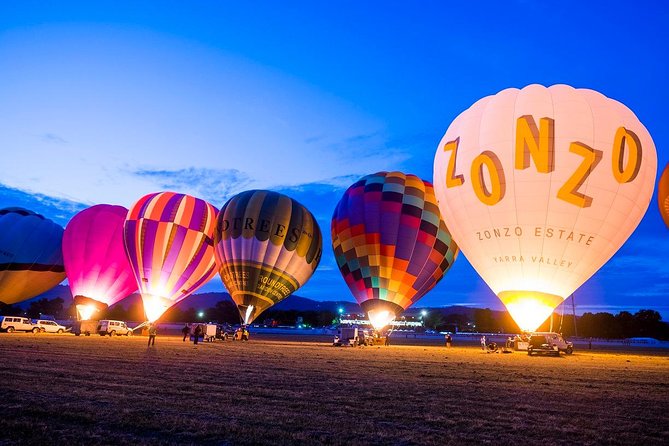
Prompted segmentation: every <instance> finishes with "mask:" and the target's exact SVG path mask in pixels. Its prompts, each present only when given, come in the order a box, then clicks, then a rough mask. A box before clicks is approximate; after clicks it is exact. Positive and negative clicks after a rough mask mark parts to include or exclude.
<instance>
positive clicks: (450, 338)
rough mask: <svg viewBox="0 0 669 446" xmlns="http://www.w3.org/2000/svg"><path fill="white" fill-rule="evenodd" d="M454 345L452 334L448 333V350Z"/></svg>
mask: <svg viewBox="0 0 669 446" xmlns="http://www.w3.org/2000/svg"><path fill="white" fill-rule="evenodd" d="M452 344H453V338H452V337H451V334H450V333H448V334H447V335H446V348H451V345H452Z"/></svg>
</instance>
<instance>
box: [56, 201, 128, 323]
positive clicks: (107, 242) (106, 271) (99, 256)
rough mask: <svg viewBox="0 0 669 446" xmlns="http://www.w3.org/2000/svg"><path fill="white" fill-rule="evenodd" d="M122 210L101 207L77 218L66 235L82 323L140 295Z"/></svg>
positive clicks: (70, 277) (68, 265)
mask: <svg viewBox="0 0 669 446" xmlns="http://www.w3.org/2000/svg"><path fill="white" fill-rule="evenodd" d="M127 215H128V210H127V209H126V208H124V207H123V206H112V205H110V204H98V205H95V206H92V207H90V208H87V209H84V210H83V211H81V212H79V213H78V214H77V215H75V216H74V217H73V218H72V220H70V222H69V223H68V224H67V226H66V227H65V233H64V234H63V260H64V262H65V272H66V273H67V281H68V283H69V284H70V290H72V295H73V296H74V304H75V306H76V308H77V312H78V314H79V319H81V320H88V319H90V318H91V316H92V315H93V313H94V312H96V311H100V310H103V309H105V308H107V307H108V306H109V305H113V304H115V303H116V302H118V301H120V300H121V299H123V298H125V297H126V296H128V295H129V294H131V293H134V292H135V291H137V282H135V276H134V274H133V272H132V268H131V267H130V262H129V261H128V257H127V255H126V253H125V245H124V243H123V224H124V223H125V218H126V216H127Z"/></svg>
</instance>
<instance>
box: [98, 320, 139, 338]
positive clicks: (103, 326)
mask: <svg viewBox="0 0 669 446" xmlns="http://www.w3.org/2000/svg"><path fill="white" fill-rule="evenodd" d="M98 333H100V336H105V335H109V336H121V335H126V336H132V328H130V327H128V326H127V325H126V323H125V322H123V321H112V320H107V319H105V320H102V321H100V324H99V325H98Z"/></svg>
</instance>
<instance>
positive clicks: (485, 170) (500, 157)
mask: <svg viewBox="0 0 669 446" xmlns="http://www.w3.org/2000/svg"><path fill="white" fill-rule="evenodd" d="M656 167H657V155H656V152H655V147H654V145H653V141H652V139H651V137H650V135H649V134H648V131H647V130H646V129H645V127H644V126H643V125H642V124H641V123H640V122H639V120H638V119H637V118H636V116H635V115H634V114H633V113H632V112H631V111H630V110H629V109H628V108H627V107H625V106H624V105H623V104H621V103H619V102H617V101H614V100H612V99H609V98H607V97H605V96H603V95H602V94H600V93H597V92H595V91H592V90H586V89H574V88H572V87H569V86H566V85H554V86H551V87H548V88H546V87H543V86H541V85H530V86H528V87H525V88H523V89H522V90H518V89H514V88H511V89H507V90H503V91H501V92H500V93H498V94H496V95H494V96H488V97H486V98H483V99H481V100H479V101H478V102H476V103H475V104H474V105H472V106H471V107H470V108H469V109H468V110H466V111H465V112H463V113H462V114H461V115H460V116H458V117H457V118H456V119H455V121H453V123H452V124H451V125H450V127H449V128H448V130H447V131H446V134H445V135H444V137H443V138H442V140H441V143H440V144H439V147H438V148H437V153H436V156H435V159H434V184H435V191H436V194H437V199H438V200H439V207H440V209H441V213H442V215H443V216H444V218H445V219H446V220H447V221H448V222H449V229H450V230H451V232H452V234H453V236H454V237H455V239H456V240H458V244H459V245H460V247H461V249H462V251H463V253H464V254H465V255H466V256H467V259H468V260H469V261H470V262H471V264H472V266H473V267H474V268H475V269H476V271H477V272H478V273H479V274H480V275H481V277H482V278H483V279H484V280H485V281H486V283H487V284H488V285H489V286H490V287H491V288H492V290H493V291H494V292H495V293H496V294H497V295H498V296H499V298H500V299H501V300H502V302H503V303H504V304H505V305H506V307H507V309H508V310H509V312H510V314H511V315H512V316H513V318H514V319H515V321H516V322H517V323H518V325H519V326H520V328H521V329H524V330H527V331H532V330H535V329H536V327H538V326H539V325H540V324H541V323H542V322H543V321H544V320H546V318H547V317H548V316H550V314H551V313H552V311H553V310H554V308H555V307H556V306H558V305H559V304H560V303H562V301H563V300H564V299H565V298H566V297H568V296H569V295H570V294H571V293H572V292H573V291H574V290H576V289H577V288H578V287H579V286H580V285H581V284H582V283H583V282H585V281H586V280H587V279H588V278H589V277H590V276H591V275H592V274H594V273H595V272H596V271H597V270H598V269H599V268H600V267H601V266H602V265H603V264H604V263H605V262H606V261H607V260H608V259H609V258H610V257H611V256H612V255H613V254H614V253H615V252H616V251H617V250H618V248H619V247H620V246H621V245H622V244H623V243H624V242H625V240H627V238H628V237H629V236H630V234H631V233H632V232H633V231H634V229H635V228H636V226H637V225H638V223H639V221H640V220H641V218H642V217H643V215H644V213H645V211H646V209H647V207H648V204H649V202H650V199H651V195H652V193H653V185H654V182H655V172H656Z"/></svg>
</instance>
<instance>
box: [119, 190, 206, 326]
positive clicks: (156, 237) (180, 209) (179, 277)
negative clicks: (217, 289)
mask: <svg viewBox="0 0 669 446" xmlns="http://www.w3.org/2000/svg"><path fill="white" fill-rule="evenodd" d="M215 227H216V208H215V207H214V206H212V205H211V204H209V203H207V202H206V201H204V200H201V199H199V198H195V197H191V196H189V195H184V194H178V193H175V192H159V193H153V194H149V195H146V196H144V197H142V198H140V199H139V201H137V202H136V203H135V204H134V205H133V206H132V207H131V208H130V211H129V212H128V217H127V219H126V221H125V224H124V228H123V231H124V232H123V236H124V240H125V248H126V252H127V254H128V259H129V260H130V265H131V266H132V270H133V272H134V275H135V279H136V281H137V285H138V286H139V292H140V293H141V295H142V301H143V302H144V312H145V313H146V318H147V319H148V321H150V322H153V321H155V320H157V319H158V318H159V317H160V316H161V315H162V314H163V313H164V312H165V311H166V310H167V309H168V308H169V307H171V306H172V305H174V304H176V303H177V302H179V301H181V300H183V299H184V298H186V297H187V296H189V295H190V294H191V293H193V292H194V291H195V290H197V289H198V288H200V287H201V286H202V285H204V284H206V283H207V282H208V281H209V280H210V279H211V278H212V277H213V276H214V275H215V274H216V262H215V260H214V242H213V236H214V229H215Z"/></svg>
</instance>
